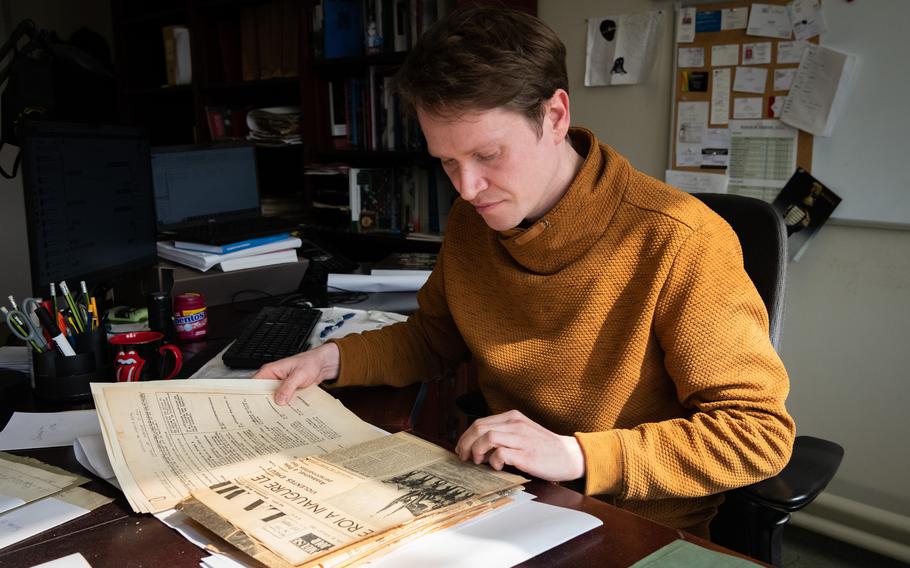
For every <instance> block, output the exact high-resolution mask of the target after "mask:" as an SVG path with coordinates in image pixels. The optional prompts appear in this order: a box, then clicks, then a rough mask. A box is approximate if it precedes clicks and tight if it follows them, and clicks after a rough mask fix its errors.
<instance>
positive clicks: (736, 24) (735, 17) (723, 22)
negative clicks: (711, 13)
mask: <svg viewBox="0 0 910 568" xmlns="http://www.w3.org/2000/svg"><path fill="white" fill-rule="evenodd" d="M748 22H749V7H748V6H743V7H741V8H725V9H723V10H721V11H720V29H722V30H744V29H746V25H747V24H748Z"/></svg>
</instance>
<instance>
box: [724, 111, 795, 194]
mask: <svg viewBox="0 0 910 568" xmlns="http://www.w3.org/2000/svg"><path fill="white" fill-rule="evenodd" d="M798 134H799V132H798V131H797V130H796V129H795V128H791V127H789V126H787V125H786V124H783V123H782V122H781V121H779V120H731V121H730V167H729V168H728V169H727V175H729V176H730V182H729V185H728V187H727V191H728V192H729V193H734V194H739V195H747V196H749V197H755V198H757V199H762V200H764V201H767V202H769V203H770V202H771V201H773V200H774V198H775V197H777V194H778V193H780V188H782V187H783V186H784V184H786V183H787V180H788V179H790V176H791V175H793V172H794V171H795V170H796V141H797V136H798Z"/></svg>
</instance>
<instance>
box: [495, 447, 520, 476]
mask: <svg viewBox="0 0 910 568" xmlns="http://www.w3.org/2000/svg"><path fill="white" fill-rule="evenodd" d="M521 454H522V452H521V450H517V449H514V448H497V449H496V450H495V451H493V452H491V453H490V455H489V457H488V459H487V461H488V463H489V464H490V467H492V468H493V469H495V470H496V471H501V470H502V468H504V467H505V466H507V465H514V466H516V467H519V469H521V467H520V466H518V462H519V460H520V459H521Z"/></svg>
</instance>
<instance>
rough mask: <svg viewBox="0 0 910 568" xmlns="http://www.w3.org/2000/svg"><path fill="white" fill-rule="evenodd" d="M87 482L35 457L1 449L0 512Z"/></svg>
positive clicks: (83, 478) (79, 476)
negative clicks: (14, 453)
mask: <svg viewBox="0 0 910 568" xmlns="http://www.w3.org/2000/svg"><path fill="white" fill-rule="evenodd" d="M86 482H88V479H86V478H85V477H82V476H81V475H76V474H74V473H70V472H68V471H65V470H62V469H60V468H58V467H54V466H51V465H48V464H45V463H42V462H40V461H38V460H36V459H32V458H28V457H22V456H16V455H13V454H8V453H6V452H0V513H4V512H6V511H9V510H11V509H15V508H16V507H20V506H22V505H25V504H26V503H31V502H32V501H35V500H37V499H41V498H43V497H47V496H49V495H53V494H55V493H58V492H60V491H62V490H64V489H68V488H71V487H75V486H77V485H81V484H83V483H86Z"/></svg>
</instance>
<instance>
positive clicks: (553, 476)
mask: <svg viewBox="0 0 910 568" xmlns="http://www.w3.org/2000/svg"><path fill="white" fill-rule="evenodd" d="M455 453H456V454H458V457H460V458H461V459H463V460H465V461H467V460H472V461H473V462H474V463H476V464H479V463H483V462H488V463H489V464H490V466H492V467H493V469H496V470H501V469H502V468H503V466H505V465H507V464H508V465H511V466H514V467H517V468H518V469H520V470H521V471H524V472H526V473H529V474H531V475H533V476H535V477H539V478H541V479H546V480H547V481H571V480H573V479H578V478H580V477H583V476H584V474H585V458H584V454H583V453H582V451H581V446H579V445H578V441H577V440H576V439H575V437H574V436H560V435H558V434H555V433H553V432H550V431H549V430H547V429H546V428H544V427H543V426H541V425H540V424H537V423H536V422H534V421H532V420H531V419H530V418H528V417H527V416H525V415H524V414H522V413H521V412H518V411H517V410H510V411H508V412H504V413H502V414H496V415H494V416H488V417H486V418H479V419H478V420H476V421H475V422H474V424H472V425H471V427H470V428H468V429H467V430H466V431H465V433H464V434H462V436H461V439H460V440H458V445H457V446H455Z"/></svg>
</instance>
